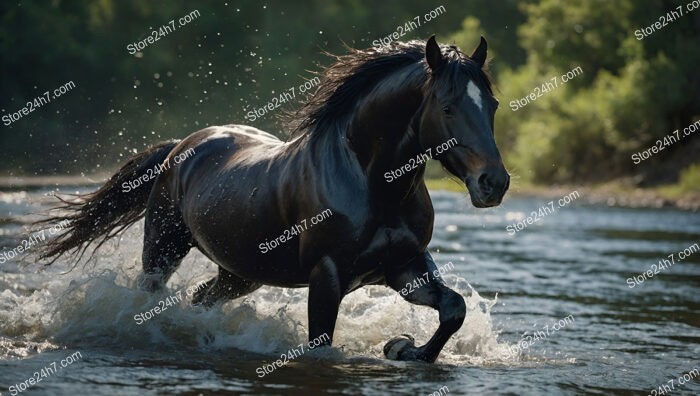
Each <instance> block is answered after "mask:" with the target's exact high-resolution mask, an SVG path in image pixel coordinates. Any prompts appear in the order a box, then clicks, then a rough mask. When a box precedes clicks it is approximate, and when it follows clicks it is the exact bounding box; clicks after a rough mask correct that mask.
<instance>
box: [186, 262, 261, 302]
mask: <svg viewBox="0 0 700 396" xmlns="http://www.w3.org/2000/svg"><path fill="white" fill-rule="evenodd" d="M260 286H262V284H261V283H256V282H252V281H249V280H246V279H243V278H240V277H238V276H236V275H234V274H232V273H230V272H228V271H226V270H225V269H223V268H222V267H219V275H217V276H215V277H213V278H211V279H210V280H208V281H207V282H206V285H205V286H203V287H202V288H201V289H200V290H198V291H197V292H196V293H195V295H194V297H193V298H192V304H193V305H202V306H205V307H207V308H209V307H211V306H213V305H214V304H216V303H217V302H218V301H220V300H224V299H226V300H232V299H234V298H238V297H241V296H244V295H246V294H248V293H251V292H253V291H255V290H257V289H258V288H260Z"/></svg>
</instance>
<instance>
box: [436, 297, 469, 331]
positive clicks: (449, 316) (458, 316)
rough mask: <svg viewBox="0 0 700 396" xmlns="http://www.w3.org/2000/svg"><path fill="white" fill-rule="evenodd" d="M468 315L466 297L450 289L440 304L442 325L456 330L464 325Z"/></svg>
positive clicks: (450, 329)
mask: <svg viewBox="0 0 700 396" xmlns="http://www.w3.org/2000/svg"><path fill="white" fill-rule="evenodd" d="M466 315H467V304H466V303H465V302H464V297H462V296H461V295H460V294H459V293H456V292H454V291H452V290H450V293H449V294H448V295H447V296H446V297H445V298H444V299H443V301H442V302H441V304H440V325H441V326H445V327H446V328H447V330H449V331H452V332H455V331H457V330H459V328H460V327H462V323H464V318H465V316H466Z"/></svg>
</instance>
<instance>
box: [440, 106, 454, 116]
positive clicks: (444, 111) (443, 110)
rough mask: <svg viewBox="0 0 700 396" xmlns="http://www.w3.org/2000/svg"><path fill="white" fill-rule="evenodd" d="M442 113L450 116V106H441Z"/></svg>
mask: <svg viewBox="0 0 700 396" xmlns="http://www.w3.org/2000/svg"><path fill="white" fill-rule="evenodd" d="M442 112H443V113H445V115H452V111H451V110H450V106H443V107H442Z"/></svg>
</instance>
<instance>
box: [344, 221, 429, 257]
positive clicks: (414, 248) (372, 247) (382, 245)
mask: <svg viewBox="0 0 700 396" xmlns="http://www.w3.org/2000/svg"><path fill="white" fill-rule="evenodd" d="M423 248H424V246H421V239H420V238H419V237H418V236H417V235H416V234H415V233H414V232H413V231H412V230H410V229H409V228H408V227H385V226H384V227H378V228H377V229H376V231H375V232H374V234H373V236H372V238H371V239H370V241H369V243H368V244H367V245H366V246H365V247H364V249H362V251H361V253H360V255H359V257H358V259H357V264H359V265H360V266H364V265H368V266H372V265H376V264H377V263H387V262H402V261H405V260H408V259H410V258H412V257H413V256H415V255H416V254H417V253H419V252H420V251H421V250H422V249H423Z"/></svg>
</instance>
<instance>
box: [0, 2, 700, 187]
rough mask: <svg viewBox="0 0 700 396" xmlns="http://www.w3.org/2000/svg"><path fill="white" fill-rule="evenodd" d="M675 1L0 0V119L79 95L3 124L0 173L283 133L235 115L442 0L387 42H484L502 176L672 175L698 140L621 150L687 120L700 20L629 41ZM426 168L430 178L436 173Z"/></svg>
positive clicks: (100, 162)
mask: <svg viewBox="0 0 700 396" xmlns="http://www.w3.org/2000/svg"><path fill="white" fill-rule="evenodd" d="M685 3H687V1H683V2H677V1H670V0H649V1H645V2H644V3H643V4H642V3H639V2H636V1H634V0H610V1H608V0H591V1H587V2H580V4H578V3H576V2H565V1H560V0H539V1H537V0H525V1H515V0H502V1H498V2H492V1H487V0H473V1H469V2H463V1H441V2H432V1H429V2H426V1H418V0H406V1H400V2H399V1H385V2H372V1H369V0H353V1H348V0H345V1H337V2H324V1H321V0H295V1H293V2H284V1H270V2H260V1H252V0H251V1H229V2H225V1H216V2H214V1H204V2H185V1H184V0H181V1H162V2H160V1H155V2H143V1H137V0H121V1H117V0H96V1H92V2H88V3H83V2H72V1H67V0H63V1H62V0H52V1H46V2H19V4H18V3H17V2H2V3H1V4H0V21H1V23H0V51H1V52H2V61H1V70H0V81H1V84H2V85H1V86H2V93H3V96H2V102H1V103H0V116H3V115H7V114H9V113H14V112H16V111H18V110H20V109H21V108H22V107H24V106H25V104H26V102H27V101H30V100H33V99H34V98H35V97H37V96H39V95H41V94H42V93H43V92H45V91H47V90H50V91H52V90H53V89H55V88H58V87H59V86H62V85H63V84H65V83H66V82H68V81H73V82H74V83H75V85H76V87H75V88H74V89H73V90H71V91H69V92H68V93H66V94H64V95H63V96H61V97H60V98H56V99H55V100H52V101H51V103H49V104H47V105H44V106H42V107H41V108H38V109H36V110H35V111H34V112H33V113H30V114H29V115H27V116H23V117H22V119H20V120H19V121H17V122H14V123H12V124H11V125H10V126H5V125H1V124H0V128H1V129H2V131H1V132H0V136H1V137H0V139H1V140H0V144H2V147H3V154H2V158H3V160H2V163H0V168H2V170H3V171H4V172H7V173H9V174H10V175H27V174H35V173H36V174H52V173H67V172H85V173H88V174H89V173H95V172H98V173H101V172H102V171H109V170H111V169H113V168H114V167H116V166H117V165H118V163H120V162H123V161H124V160H125V158H126V157H128V156H130V155H132V154H133V153H134V152H136V151H138V150H141V149H142V148H143V147H145V146H147V145H149V144H152V143H154V142H156V141H160V140H163V139H166V138H172V137H179V138H181V137H184V136H186V135H187V134H189V133H191V132H193V131H195V130H197V129H200V128H203V127H205V126H208V125H215V124H229V123H245V124H252V125H254V126H256V127H259V128H261V129H264V130H268V131H270V132H272V133H275V134H277V135H278V136H282V135H283V133H282V130H283V125H280V124H278V123H277V122H276V119H275V115H276V114H278V112H281V109H277V110H275V111H274V112H272V114H268V115H266V116H265V117H263V118H261V119H258V120H256V121H254V122H249V121H247V120H246V119H245V118H244V115H245V114H246V112H247V111H249V110H251V109H253V108H259V107H262V106H264V105H266V104H267V103H268V101H270V99H271V98H272V97H273V96H275V95H278V94H279V93H280V92H281V91H283V90H287V89H289V88H290V87H296V86H298V85H299V84H301V83H303V82H304V81H305V79H308V78H310V77H312V74H311V73H310V71H318V70H319V69H320V68H321V67H323V66H326V65H328V64H329V62H330V59H329V58H327V57H325V56H324V55H323V54H322V53H321V52H322V51H329V52H331V53H344V52H345V49H344V43H345V44H347V45H349V46H352V47H356V48H365V47H369V46H371V43H372V41H373V40H375V39H378V38H380V37H384V36H386V35H388V34H390V33H392V32H393V31H395V30H396V27H397V26H399V25H400V26H404V22H407V21H411V20H413V18H414V17H415V16H418V15H420V16H423V15H424V14H426V13H428V12H430V11H431V10H434V9H436V8H437V7H439V6H440V5H444V7H445V10H446V12H445V13H444V14H442V15H440V16H438V17H437V18H436V19H434V20H432V21H430V22H426V23H423V24H422V26H420V27H418V28H417V29H415V30H413V31H411V32H408V34H406V35H405V36H404V37H402V38H401V40H410V39H414V38H426V37H428V36H429V35H430V34H433V33H436V34H437V35H438V40H439V41H441V42H445V43H455V44H457V45H459V46H460V47H461V48H462V49H463V50H464V51H465V52H467V53H471V51H472V49H473V48H474V46H475V45H476V43H477V42H478V38H479V36H480V35H483V36H485V37H486V38H487V39H488V42H489V50H490V52H489V55H490V57H492V62H491V65H490V68H491V71H492V74H493V75H494V79H495V81H496V88H497V96H498V97H499V99H500V101H501V107H500V110H499V111H498V113H497V117H496V136H497V139H498V142H499V146H500V147H501V150H502V154H503V157H504V158H505V160H506V162H507V164H508V166H509V168H510V169H511V170H512V172H513V173H514V174H516V175H517V176H519V177H520V178H522V179H524V180H526V181H533V182H557V183H560V182H566V183H579V182H597V181H605V180H609V179H613V178H624V177H632V178H633V179H634V180H635V181H636V182H637V183H639V184H645V183H647V184H654V183H659V182H667V181H675V180H677V178H678V176H679V173H680V171H681V169H686V168H688V167H689V166H690V165H691V164H693V163H695V162H697V153H698V149H699V148H700V147H699V146H700V143H699V141H700V139H698V138H697V137H695V136H693V135H691V136H689V137H687V138H685V139H684V140H683V141H681V142H679V143H676V144H674V145H672V146H670V147H668V148H667V149H666V150H664V151H663V152H661V153H659V154H656V155H655V156H654V158H653V159H649V160H646V161H644V162H642V163H641V164H639V165H634V164H633V162H632V160H631V158H630V157H631V155H632V154H634V153H636V152H638V151H641V150H644V149H646V148H648V147H650V146H651V145H653V144H654V142H655V141H656V140H657V139H659V138H663V137H664V136H666V135H668V134H670V133H672V132H673V130H675V129H678V128H680V129H681V130H682V128H684V127H686V126H688V125H690V124H691V123H692V122H694V121H695V120H697V118H698V115H700V73H698V72H697V66H698V65H699V64H700V40H698V36H699V35H698V33H699V32H700V10H696V11H695V12H694V13H688V12H687V10H685V9H684V14H685V15H684V16H682V17H680V18H677V19H676V20H675V21H671V22H670V23H669V24H668V26H666V27H664V28H662V29H661V30H659V31H658V32H655V33H654V34H652V35H651V36H649V37H646V38H644V39H643V40H641V41H640V40H637V38H636V37H635V35H634V31H635V30H636V29H639V28H642V27H645V26H649V25H651V24H653V23H654V22H656V21H658V20H659V17H660V16H662V15H666V12H667V11H670V10H673V9H675V7H676V6H678V5H680V4H683V5H684V6H685ZM195 9H196V10H198V11H199V13H200V16H199V17H198V18H196V19H194V20H193V21H192V22H191V23H189V24H187V25H185V26H177V29H176V30H175V31H174V32H172V33H169V34H167V35H166V36H164V37H162V38H160V40H158V41H157V42H154V43H152V44H150V45H148V46H147V47H146V48H145V49H143V50H142V51H141V52H138V53H137V54H135V55H131V54H129V53H128V51H127V49H126V46H127V45H128V44H130V43H133V42H136V41H140V40H142V39H144V38H146V37H147V36H148V34H149V33H150V32H151V31H152V30H157V29H159V28H160V27H161V26H164V25H167V24H168V22H169V21H170V20H173V19H174V20H175V24H176V25H177V24H178V22H177V20H178V19H179V18H180V17H183V16H185V15H186V14H189V13H190V12H191V11H193V10H195ZM579 66H580V67H581V69H582V70H583V74H582V75H580V76H577V77H576V78H574V79H572V80H571V81H570V82H568V83H566V84H563V83H562V82H561V80H560V81H559V85H558V87H557V88H556V89H554V90H551V91H550V92H548V93H546V94H544V95H543V96H542V97H539V98H537V100H535V101H532V102H531V103H529V104H528V105H526V106H525V107H523V108H520V109H518V110H517V111H513V110H512V109H511V107H510V103H511V101H513V100H516V99H519V98H523V97H525V96H527V95H528V94H530V93H531V92H533V90H534V89H535V87H540V86H541V85H542V83H544V82H546V81H551V79H552V78H553V77H555V76H557V77H558V76H561V75H562V74H565V73H566V72H568V71H569V70H572V69H574V68H576V67H579ZM300 99H301V97H300V95H299V94H297V97H296V99H295V100H294V102H295V103H292V104H291V105H290V106H294V104H298V102H299V101H300ZM692 169H696V168H692ZM688 172H690V171H688ZM693 172H695V173H692V172H691V173H690V174H692V175H696V174H697V170H695V171H693ZM428 174H429V175H436V174H438V173H437V171H436V168H435V166H431V167H430V169H429V171H428ZM684 177H685V176H684ZM687 177H689V178H691V179H689V180H691V183H692V180H697V177H696V176H687ZM693 177H695V178H693ZM684 180H685V179H684Z"/></svg>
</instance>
